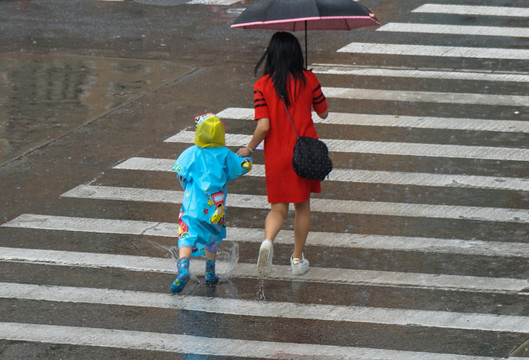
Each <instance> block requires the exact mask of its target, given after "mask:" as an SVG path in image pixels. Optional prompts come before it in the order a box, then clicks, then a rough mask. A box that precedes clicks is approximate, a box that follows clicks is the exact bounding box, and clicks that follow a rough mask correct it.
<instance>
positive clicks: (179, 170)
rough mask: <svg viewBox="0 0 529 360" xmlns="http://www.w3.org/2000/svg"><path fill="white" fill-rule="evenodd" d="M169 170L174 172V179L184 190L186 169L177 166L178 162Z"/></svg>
mask: <svg viewBox="0 0 529 360" xmlns="http://www.w3.org/2000/svg"><path fill="white" fill-rule="evenodd" d="M171 170H173V171H176V178H177V179H178V181H180V185H182V188H184V189H185V188H186V186H187V178H186V173H187V171H186V169H185V168H184V167H182V166H181V165H179V164H178V162H175V164H174V165H173V168H172V169H171Z"/></svg>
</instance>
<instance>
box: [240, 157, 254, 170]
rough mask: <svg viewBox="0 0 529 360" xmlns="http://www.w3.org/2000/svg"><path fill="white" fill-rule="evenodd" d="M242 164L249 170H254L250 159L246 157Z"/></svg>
mask: <svg viewBox="0 0 529 360" xmlns="http://www.w3.org/2000/svg"><path fill="white" fill-rule="evenodd" d="M241 166H242V167H243V168H245V169H246V170H247V171H251V170H252V162H251V161H250V159H244V161H243V162H242V163H241Z"/></svg>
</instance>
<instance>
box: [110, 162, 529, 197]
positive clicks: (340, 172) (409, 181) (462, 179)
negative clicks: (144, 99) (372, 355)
mask: <svg viewBox="0 0 529 360" xmlns="http://www.w3.org/2000/svg"><path fill="white" fill-rule="evenodd" d="M173 164H174V160H173V159H156V158H142V157H132V158H130V159H127V160H125V161H123V162H122V163H120V164H118V165H116V166H114V168H115V169H122V170H136V171H164V172H173V171H172V170H171V167H172V166H173ZM246 176H254V177H264V176H265V172H264V166H263V165H259V164H253V166H252V171H250V172H249V173H248V174H247V175H246ZM329 180H331V181H338V182H348V183H368V184H391V185H412V186H428V187H449V188H465V189H468V188H473V189H494V190H516V191H529V179H526V178H508V177H492V176H472V175H449V174H446V175H445V174H431V173H413V172H399V171H376V170H348V169H336V168H335V169H333V171H332V173H331V175H330V176H329Z"/></svg>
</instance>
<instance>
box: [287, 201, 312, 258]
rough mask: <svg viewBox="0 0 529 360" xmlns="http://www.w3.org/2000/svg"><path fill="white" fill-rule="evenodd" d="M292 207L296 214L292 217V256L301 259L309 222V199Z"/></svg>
mask: <svg viewBox="0 0 529 360" xmlns="http://www.w3.org/2000/svg"><path fill="white" fill-rule="evenodd" d="M294 207H295V209H296V216H295V218H294V252H293V254H292V257H293V258H298V259H301V258H302V256H303V255H302V254H303V248H304V247H305V241H306V240H307V235H308V234H309V228H310V222H311V216H310V199H309V200H307V201H304V202H302V203H297V204H294Z"/></svg>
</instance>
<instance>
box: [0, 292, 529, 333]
mask: <svg viewBox="0 0 529 360" xmlns="http://www.w3.org/2000/svg"><path fill="white" fill-rule="evenodd" d="M0 298H11V299H24V300H37V301H56V302H71V303H86V304H102V305H117V306H134V307H148V308H160V309H176V310H186V311H200V312H206V313H215V314H224V315H235V316H258V317H266V318H280V319H295V320H318V321H340V322H350V323H366V324H383V325H392V326H424V327H429V328H443V329H462V330H478V331H499V332H511V333H527V332H529V317H525V316H513V315H494V314H484V313H458V312H449V311H429V310H411V309H398V308H375V307H360V306H338V305H321V304H295V303H289V302H268V301H256V300H241V299H230V298H212V297H203V296H185V295H184V296H181V295H179V296H168V294H162V293H152V292H142V291H127V290H113V289H97V288H84V287H68V286H51V285H25V284H16V283H7V282H0Z"/></svg>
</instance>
